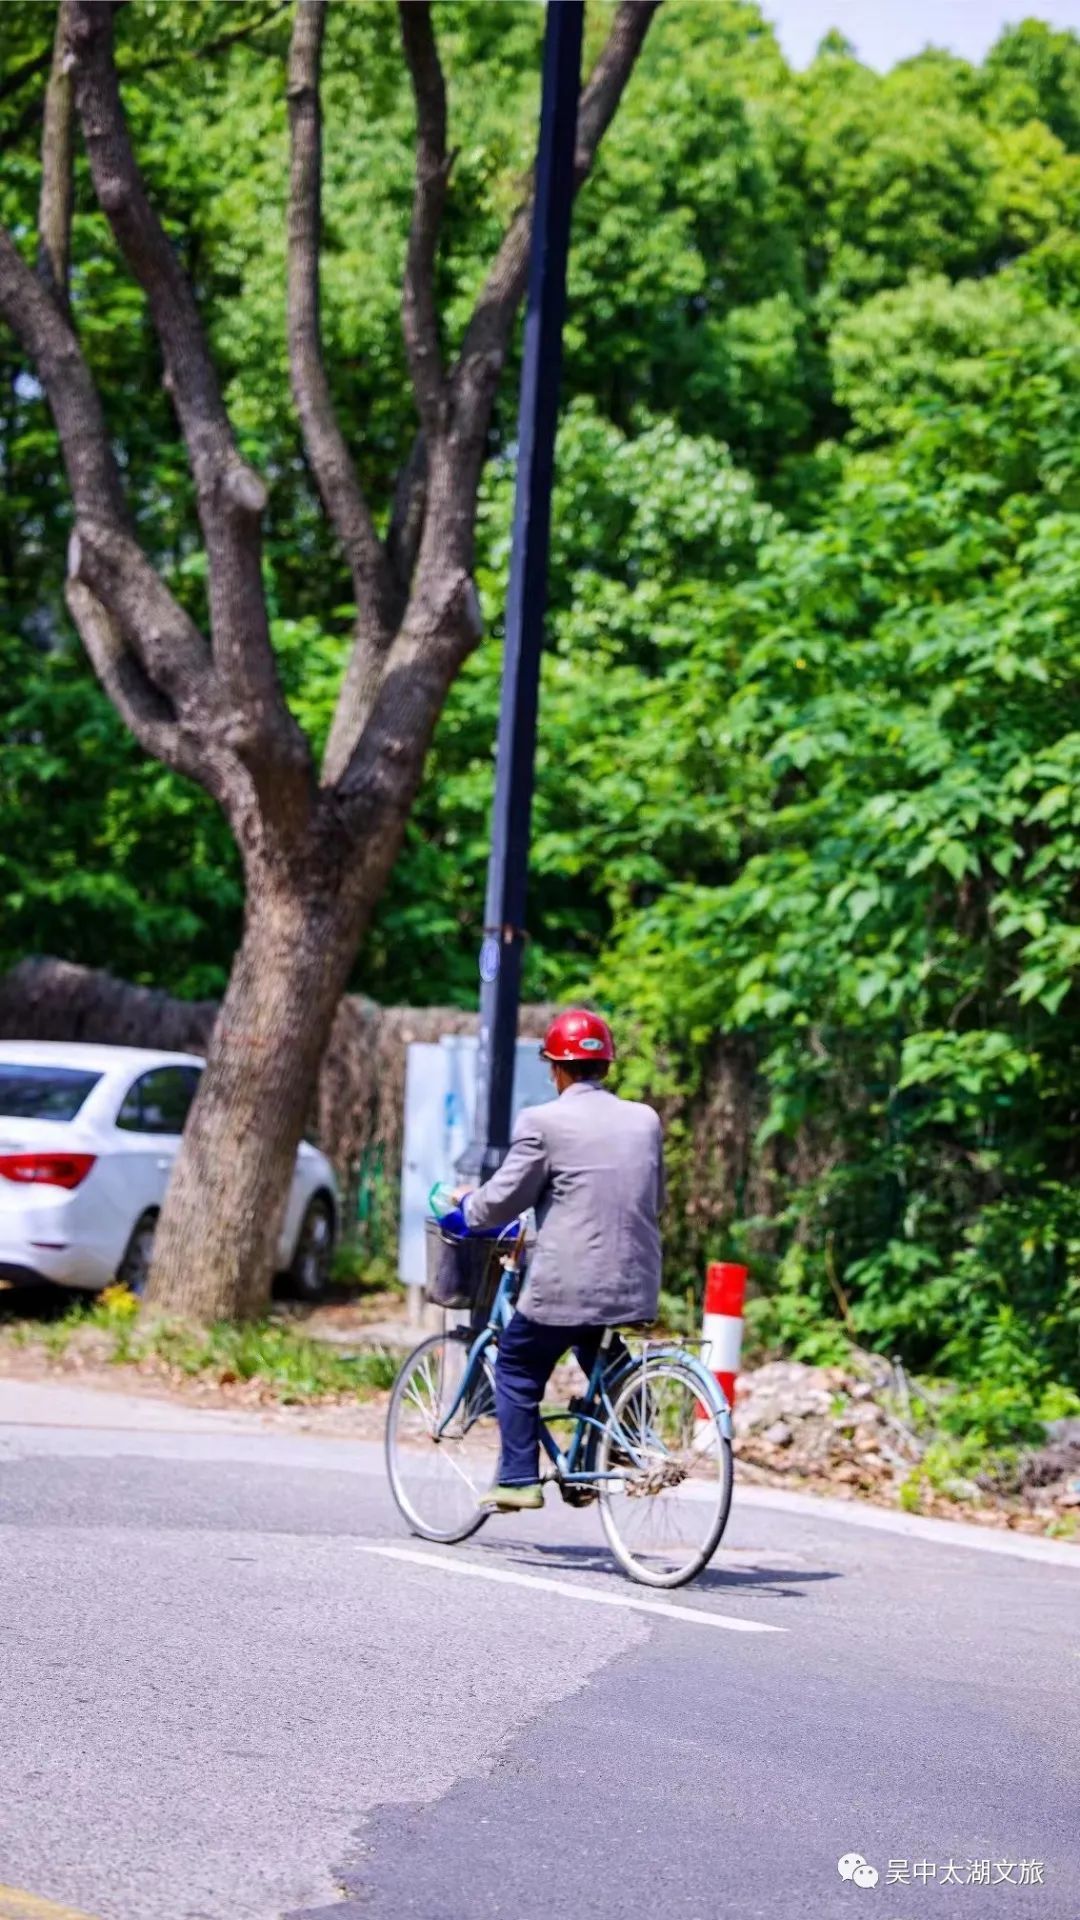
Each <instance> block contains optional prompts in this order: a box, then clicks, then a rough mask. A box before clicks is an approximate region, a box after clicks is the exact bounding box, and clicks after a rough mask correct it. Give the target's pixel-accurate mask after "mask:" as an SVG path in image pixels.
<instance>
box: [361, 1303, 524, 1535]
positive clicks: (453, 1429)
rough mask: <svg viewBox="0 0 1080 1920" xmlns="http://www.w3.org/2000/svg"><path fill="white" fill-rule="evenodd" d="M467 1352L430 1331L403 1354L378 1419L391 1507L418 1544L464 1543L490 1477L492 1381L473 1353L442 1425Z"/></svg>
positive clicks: (494, 1432)
mask: <svg viewBox="0 0 1080 1920" xmlns="http://www.w3.org/2000/svg"><path fill="white" fill-rule="evenodd" d="M468 1360H469V1347H468V1345H467V1343H466V1342H465V1341H464V1340H461V1339H456V1338H455V1337H454V1336H453V1335H452V1334H446V1333H436V1334H433V1335H432V1336H431V1338H430V1339H429V1340H424V1341H422V1342H421V1344H420V1345H419V1346H418V1347H416V1348H415V1349H414V1351H413V1352H412V1353H410V1355H409V1357H408V1359H407V1360H406V1362H405V1364H404V1366H403V1367H402V1369H401V1372H400V1373H399V1374H398V1377H397V1379H396V1380H395V1382H394V1390H393V1392H392V1394H391V1395H390V1406H389V1409H388V1411H387V1416H386V1470H387V1473H388V1474H389V1477H390V1490H391V1492H392V1494H393V1496H394V1499H395V1501H396V1502H397V1506H398V1510H399V1512H400V1513H401V1514H402V1516H403V1518H404V1519H405V1521H406V1522H407V1524H408V1526H409V1527H410V1528H411V1530H412V1532H413V1533H419V1534H421V1535H422V1536H423V1538H424V1539H425V1540H441V1541H444V1542H445V1541H452V1540H467V1539H468V1537H469V1535H470V1534H471V1533H475V1532H476V1530H477V1528H478V1527H482V1526H483V1524H484V1521H485V1520H486V1519H487V1518H488V1515H487V1512H486V1511H485V1509H483V1508H482V1507H479V1506H478V1505H477V1502H478V1500H479V1498H480V1495H481V1494H482V1493H484V1492H486V1490H487V1488H488V1487H490V1486H491V1485H492V1483H493V1481H494V1480H495V1479H496V1478H497V1471H498V1464H499V1429H498V1425H497V1423H496V1419H495V1378H494V1374H493V1373H492V1369H491V1363H490V1361H489V1360H488V1357H487V1355H486V1354H481V1356H480V1358H479V1360H478V1361H477V1362H476V1364H475V1365H474V1367H473V1369H472V1376H471V1378H470V1380H469V1382H468V1388H467V1391H466V1393H465V1396H464V1399H463V1400H462V1403H461V1405H460V1406H459V1407H458V1409H457V1412H456V1413H455V1414H454V1417H453V1420H452V1421H451V1422H450V1424H449V1425H448V1426H447V1427H446V1428H444V1430H443V1431H442V1433H440V1432H439V1428H440V1427H441V1426H442V1423H443V1421H444V1420H445V1418H446V1415H447V1414H448V1413H449V1411H450V1408H451V1407H452V1406H453V1404H454V1401H455V1400H456V1399H457V1395H458V1390H459V1388H460V1387H461V1385H462V1382H463V1380H464V1378H465V1371H466V1367H467V1366H468Z"/></svg>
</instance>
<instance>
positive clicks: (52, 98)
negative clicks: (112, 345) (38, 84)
mask: <svg viewBox="0 0 1080 1920" xmlns="http://www.w3.org/2000/svg"><path fill="white" fill-rule="evenodd" d="M68 11H69V8H68V0H60V5H59V6H58V7H57V10H56V36H55V39H54V42H53V54H52V67H51V69H50V72H49V84H48V87H47V88H46V90H45V126H44V129H43V132H42V138H41V196H40V199H39V202H38V262H37V269H38V274H39V275H40V278H41V280H42V282H43V284H44V285H45V286H46V287H47V288H48V290H49V292H50V293H51V294H52V297H53V299H54V300H55V301H56V303H57V305H58V306H59V308H60V310H61V312H62V313H67V312H68V278H69V274H70V267H71V202H72V172H71V169H72V157H73V151H74V132H75V100H74V94H73V92H72V86H71V74H70V71H69V64H68V55H67V46H66V37H67V27H68V19H67V15H68Z"/></svg>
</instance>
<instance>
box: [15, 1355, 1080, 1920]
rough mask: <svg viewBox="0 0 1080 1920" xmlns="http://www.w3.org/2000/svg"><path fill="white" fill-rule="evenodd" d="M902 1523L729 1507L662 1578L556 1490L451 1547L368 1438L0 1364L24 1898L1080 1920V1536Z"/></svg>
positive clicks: (140, 1907) (116, 1903) (26, 1907)
mask: <svg viewBox="0 0 1080 1920" xmlns="http://www.w3.org/2000/svg"><path fill="white" fill-rule="evenodd" d="M869 1518H870V1520H871V1521H873V1520H874V1516H873V1515H871V1516H869ZM902 1526H903V1522H902V1521H901V1520H900V1518H899V1517H897V1518H896V1519H895V1520H893V1519H892V1517H891V1516H886V1517H885V1524H881V1523H880V1522H879V1523H878V1524H862V1523H858V1524H853V1523H852V1522H851V1520H850V1519H847V1520H841V1519H839V1518H838V1517H836V1515H834V1514H833V1513H830V1512H829V1511H828V1509H827V1508H822V1507H815V1506H814V1505H813V1503H811V1502H799V1501H797V1500H795V1501H792V1502H790V1503H787V1504H785V1503H784V1501H783V1499H782V1497H781V1498H779V1500H778V1499H777V1497H775V1496H774V1498H773V1499H772V1500H768V1498H767V1497H764V1498H763V1497H762V1496H757V1497H754V1498H751V1496H749V1495H747V1496H746V1497H744V1498H742V1499H740V1498H738V1496H737V1498H736V1504H735V1508H734V1513H733V1519H732V1522H731V1526H730V1528H729V1532H728V1536H727V1539H726V1541H725V1544H724V1546H723V1548H722V1549H721V1552H720V1554H719V1556H718V1558H717V1561H716V1563H715V1565H714V1568H713V1570H712V1571H711V1572H710V1573H709V1574H708V1575H707V1576H706V1577H705V1578H704V1579H702V1580H701V1581H699V1582H698V1583H697V1584H696V1585H695V1586H694V1587H691V1588H688V1589H686V1590H685V1591H684V1592H683V1593H681V1594H676V1595H673V1596H667V1595H658V1596H653V1595H649V1594H648V1593H646V1592H645V1591H644V1590H642V1589H640V1588H634V1587H632V1586H630V1585H629V1584H628V1583H627V1582H626V1581H625V1580H624V1579H623V1578H622V1576H621V1575H619V1574H617V1573H616V1572H615V1571H614V1570H613V1568H612V1566H611V1564H610V1562H609V1561H608V1559H607V1557H606V1554H605V1552H604V1550H603V1547H602V1541H601V1535H600V1528H599V1522H598V1520H597V1518H596V1515H595V1513H594V1512H590V1511H588V1510H586V1511H584V1512H572V1511H570V1510H569V1509H567V1508H565V1507H563V1505H562V1503H561V1502H559V1501H558V1500H557V1499H554V1498H551V1499H550V1501H549V1506H548V1508H547V1509H546V1510H545V1512H544V1513H543V1514H541V1515H535V1516H528V1517H523V1518H521V1519H514V1520H512V1521H506V1520H502V1521H492V1522H491V1523H490V1524H489V1525H488V1526H487V1527H486V1528H485V1530H484V1531H483V1532H482V1533H481V1534H480V1535H478V1536H477V1537H476V1538H475V1540H474V1541H473V1542H472V1543H470V1544H469V1545H468V1546H466V1547H463V1548H454V1549H429V1548H426V1547H425V1546H423V1545H422V1544H421V1543H417V1542H414V1541H410V1539H409V1538H408V1536H407V1535H405V1534H403V1532H402V1531H401V1529H400V1527H399V1525H398V1523H397V1521H396V1518H395V1515H394V1512H393V1509H392V1507H391V1504H390V1501H389V1498H388V1495H387V1493H386V1490H385V1485H384V1481H383V1476H382V1469H381V1461H380V1459H379V1455H378V1451H377V1449H375V1448H373V1447H371V1446H362V1445H359V1444H349V1443H346V1442H342V1441H330V1440H321V1439H320V1440H315V1439H306V1438H299V1437H291V1436H283V1435H281V1434H278V1433H273V1432H269V1431H266V1430H261V1429H260V1430H253V1429H252V1426H251V1424H250V1422H247V1423H245V1422H243V1421H242V1420H241V1419H240V1418H239V1417H237V1418H236V1419H232V1418H230V1417H227V1416H224V1415H216V1416H215V1415H210V1414H201V1413H192V1412H189V1411H187V1410H184V1409H170V1408H164V1407H158V1406H156V1405H155V1404H154V1403H150V1402H145V1401H144V1402H136V1401H125V1400H123V1399H122V1398H120V1397H117V1398H115V1399H114V1397H113V1396H110V1395H100V1394H99V1395H95V1394H92V1393H87V1392H85V1391H84V1392H73V1391H71V1390H68V1389H64V1388H54V1387H38V1388H30V1387H19V1386H17V1385H16V1384H15V1383H13V1382H0V1608H2V1614H0V1619H2V1626H3V1632H2V1638H0V1756H2V1778H3V1804H2V1811H0V1915H3V1916H4V1917H5V1920H7V1916H9V1915H11V1916H13V1920H37V1916H41V1920H45V1916H47V1915H48V1914H50V1913H51V1912H52V1911H54V1908H52V1907H50V1906H47V1905H34V1904H32V1903H30V1904H28V1903H27V1902H28V1898H29V1896H30V1895H32V1896H34V1898H35V1899H36V1901H38V1902H51V1903H55V1907H56V1908H59V1909H60V1910H61V1911H74V1912H75V1913H76V1914H79V1915H88V1916H91V1917H92V1920H285V1916H288V1917H289V1920H297V1917H298V1916H300V1915H304V1916H305V1917H306V1920H311V1917H312V1916H315V1915H317V1916H319V1920H372V1917H375V1920H405V1917H406V1916H416V1917H417V1920H495V1917H496V1916H500V1917H501V1916H514V1920H552V1916H564V1917H565V1920H585V1917H586V1916H589V1920H608V1917H609V1916H611V1917H612V1920H614V1916H618V1917H619V1920H638V1917H639V1916H640V1917H641V1920H645V1916H650V1920H651V1917H652V1916H660V1917H661V1920H714V1916H725V1920H726V1917H728V1916H730V1920H796V1916H802V1915H813V1916H814V1917H815V1920H818V1917H819V1916H820V1917H821V1920H834V1916H837V1917H838V1916H844V1917H845V1920H849V1917H850V1916H858V1915H863V1916H866V1917H867V1920H917V1917H918V1920H922V1917H923V1916H925V1920H1077V1916H1078V1914H1080V1821H1078V1818H1077V1780H1078V1778H1080V1751H1078V1749H1080V1738H1078V1725H1080V1712H1078V1706H1080V1552H1078V1553H1076V1555H1075V1559H1074V1560H1073V1561H1071V1562H1070V1560H1069V1553H1070V1549H1068V1548H1065V1547H1058V1548H1056V1549H1055V1548H1053V1547H1046V1548H1043V1550H1042V1551H1040V1548H1041V1547H1042V1543H1038V1542H1036V1543H1026V1542H1024V1541H1020V1542H1015V1541H1013V1540H1011V1539H1010V1537H1007V1536H1002V1535H997V1534H992V1535H983V1534H981V1533H979V1532H976V1531H975V1530H973V1529H960V1528H955V1529H949V1528H948V1527H944V1528H942V1527H935V1526H934V1524H933V1523H930V1522H922V1523H915V1524H914V1526H913V1527H912V1528H911V1529H910V1530H907V1531H902V1530H897V1529H898V1528H901V1527H902ZM969 1540H971V1541H973V1542H974V1544H972V1545H969V1544H967V1542H968V1541H969ZM980 1543H981V1548H985V1549H986V1550H981V1548H980ZM1010 1547H1015V1548H1016V1551H1011V1550H1009V1549H1010ZM387 1548H389V1549H390V1552H389V1553H387V1552H386V1549H387ZM1002 1549H1005V1550H1004V1551H1002ZM613 1603H614V1604H613ZM761 1629H771V1630H761ZM848 1853H856V1854H858V1855H861V1856H862V1857H863V1858H864V1859H865V1861H866V1862H867V1863H869V1865H870V1866H871V1867H874V1868H876V1869H877V1872H878V1881H877V1884H876V1885H872V1886H871V1885H866V1886H860V1885H859V1884H858V1882H857V1881H856V1879H855V1878H854V1877H849V1878H848V1879H846V1880H844V1879H841V1877H840V1875H839V1873H838V1871H837V1861H838V1859H839V1858H841V1857H842V1856H843V1855H845V1854H848ZM890 1863H891V1864H890ZM849 1873H850V1868H849ZM862 1877H863V1878H864V1879H865V1878H867V1877H868V1876H867V1875H865V1874H863V1875H862ZM16 1890H18V1891H16ZM20 1900H21V1901H22V1902H23V1905H21V1906H20V1904H19V1902H20Z"/></svg>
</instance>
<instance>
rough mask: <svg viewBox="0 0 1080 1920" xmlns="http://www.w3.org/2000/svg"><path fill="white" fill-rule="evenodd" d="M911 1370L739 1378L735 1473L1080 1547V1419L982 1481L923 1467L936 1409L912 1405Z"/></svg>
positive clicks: (871, 1367)
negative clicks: (1062, 1539)
mask: <svg viewBox="0 0 1080 1920" xmlns="http://www.w3.org/2000/svg"><path fill="white" fill-rule="evenodd" d="M916 1391H917V1390H913V1388H912V1385H911V1384H910V1383H909V1382H908V1380H907V1379H906V1377H905V1375H904V1373H903V1371H902V1369H900V1368H894V1367H893V1366H891V1365H890V1364H889V1362H888V1361H886V1360H883V1359H881V1358H880V1357H879V1356H877V1355H874V1354H856V1355H855V1356H854V1357H853V1360H852V1362H851V1364H850V1365H849V1366H846V1367H813V1366H807V1365H804V1364H803V1363H802V1362H800V1361H797V1360H772V1361H769V1362H767V1363H766V1364H765V1365H764V1366H761V1367H756V1368H753V1369H750V1370H749V1371H747V1372H746V1373H743V1374H740V1376H739V1382H738V1390H737V1393H736V1399H735V1452H736V1458H737V1461H738V1467H737V1475H738V1477H739V1478H741V1479H742V1480H743V1481H744V1482H750V1483H757V1484H759V1485H765V1486H777V1487H804V1488H809V1489H812V1490H813V1491H815V1492H821V1493H831V1494H834V1495H839V1496H841V1497H848V1498H862V1499H870V1500H875V1501H877V1502H879V1503H880V1504H882V1505H886V1506H896V1505H902V1506H905V1507H908V1508H910V1509H913V1510H916V1511H919V1512H922V1513H931V1514H938V1515H952V1516H954V1517H958V1518H959V1517H963V1518H964V1519H968V1520H975V1521H978V1522H981V1523H983V1524H985V1525H988V1526H994V1525H996V1526H1007V1527H1014V1528H1019V1529H1020V1530H1021V1531H1024V1532H1032V1533H1046V1532H1052V1533H1054V1534H1055V1535H1058V1536H1061V1537H1065V1538H1068V1537H1069V1536H1070V1534H1071V1533H1072V1532H1073V1531H1074V1530H1075V1531H1076V1535H1077V1538H1078V1541H1080V1420H1059V1421H1055V1422H1053V1423H1052V1424H1051V1425H1050V1426H1049V1427H1048V1428H1047V1441H1046V1445H1045V1447H1042V1448H1039V1449H1037V1450H1033V1451H1031V1452H1029V1453H1026V1454H1022V1455H1021V1456H1020V1457H1019V1459H1018V1460H1016V1461H1015V1462H1014V1463H1011V1464H1010V1465H1009V1466H1007V1467H999V1468H995V1469H992V1470H988V1471H987V1472H985V1473H982V1474H980V1475H979V1476H978V1477H977V1478H976V1479H965V1478H962V1477H960V1476H959V1475H950V1474H948V1473H944V1474H943V1473H942V1472H941V1471H940V1469H935V1470H933V1471H932V1470H931V1468H930V1467H929V1466H924V1464H923V1463H924V1462H925V1461H926V1456H927V1453H928V1450H929V1449H930V1448H931V1447H932V1446H933V1443H934V1442H935V1440H936V1439H939V1438H940V1436H939V1435H938V1434H936V1433H935V1431H934V1425H933V1412H932V1406H931V1404H930V1403H929V1402H926V1401H923V1400H921V1399H920V1400H916V1399H915V1398H913V1393H914V1392H916Z"/></svg>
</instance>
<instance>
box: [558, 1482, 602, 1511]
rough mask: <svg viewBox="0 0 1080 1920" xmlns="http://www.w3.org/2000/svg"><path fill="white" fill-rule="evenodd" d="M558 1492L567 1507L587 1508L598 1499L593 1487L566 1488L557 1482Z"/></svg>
mask: <svg viewBox="0 0 1080 1920" xmlns="http://www.w3.org/2000/svg"><path fill="white" fill-rule="evenodd" d="M559 1492H560V1493H561V1494H562V1497H563V1499H564V1500H565V1501H566V1504H567V1506H568V1507H588V1506H591V1505H592V1503H593V1501H594V1500H596V1499H598V1498H599V1495H598V1493H597V1490H596V1488H595V1487H568V1486H565V1485H564V1484H563V1482H562V1481H560V1482H559Z"/></svg>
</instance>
